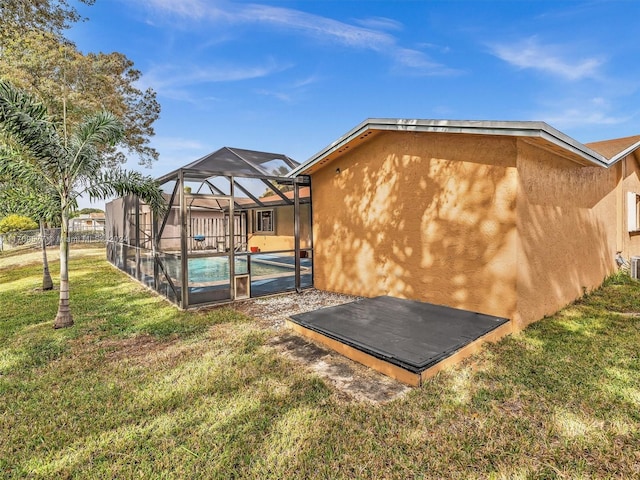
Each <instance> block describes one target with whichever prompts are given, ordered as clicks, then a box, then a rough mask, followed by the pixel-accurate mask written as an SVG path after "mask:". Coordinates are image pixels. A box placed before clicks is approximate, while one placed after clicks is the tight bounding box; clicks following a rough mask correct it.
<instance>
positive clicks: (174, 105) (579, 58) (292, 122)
mask: <svg viewBox="0 0 640 480" xmlns="http://www.w3.org/2000/svg"><path fill="white" fill-rule="evenodd" d="M81 11H82V12H83V13H84V14H85V15H86V16H88V17H89V21H87V22H85V23H82V24H80V25H78V26H75V27H74V28H73V29H72V30H71V31H70V37H71V38H72V39H73V40H74V41H76V43H77V45H78V47H79V48H80V49H81V50H83V51H85V52H88V51H94V52H96V51H104V52H110V51H119V52H122V53H124V54H126V55H127V56H128V57H129V58H130V59H131V60H133V61H134V63H135V66H136V67H137V68H138V69H139V70H141V71H142V73H143V77H142V81H141V82H142V83H141V86H143V87H151V88H153V89H154V90H155V91H156V92H157V93H158V100H159V102H160V104H161V106H162V114H161V118H160V119H159V120H158V121H157V122H156V125H155V128H156V136H155V137H154V139H153V141H152V143H153V146H155V147H156V148H157V150H158V151H159V152H160V160H159V161H158V162H157V163H156V164H155V165H154V167H153V169H152V170H146V171H145V169H143V171H145V173H147V174H151V175H153V176H159V175H161V174H163V173H166V172H168V171H170V170H173V169H175V168H177V167H179V166H181V165H184V164H186V163H188V162H190V161H192V160H194V159H196V158H199V157H200V156H202V155H204V154H206V153H209V152H211V151H214V150H217V149H218V148H220V147H222V146H230V147H239V148H248V149H254V150H264V151H271V152H277V153H284V154H286V155H289V156H290V157H292V158H294V159H295V160H298V161H304V160H306V159H307V158H309V157H310V156H311V155H313V154H314V153H316V152H317V151H319V150H320V149H322V148H323V147H324V146H326V145H327V144H329V143H331V142H333V141H334V140H336V139H337V138H338V137H340V136H341V135H343V134H344V133H346V132H347V131H348V130H349V129H351V128H352V127H354V126H355V125H357V124H358V123H360V122H362V121H363V120H364V119H366V118H368V117H394V118H396V117H397V118H425V119H456V120H542V121H545V122H547V123H549V124H550V125H552V126H553V127H555V128H558V129H559V130H561V131H563V132H564V133H566V134H568V135H570V136H572V137H573V138H575V139H576V140H578V141H581V142H589V141H595V140H602V139H607V138H616V137H623V136H628V135H636V134H640V125H639V124H638V120H639V118H640V103H639V100H640V91H639V87H640V75H639V72H638V69H639V68H638V59H640V41H638V39H639V38H640V23H639V22H638V18H639V17H640V15H639V14H640V2H636V1H634V0H628V1H545V0H537V1H517V0H514V1H489V0H484V1H483V0H475V1H462V0H460V1H455V0H452V1H435V0H434V1H426V0H424V1H418V0H416V1H407V0H405V1H403V0H396V1H355V0H342V1H339V0H335V1H332V0H327V1H322V0H319V1H311V0H307V1H264V2H261V3H255V2H244V1H216V0H98V1H97V2H96V5H95V6H92V7H82V8H81ZM130 166H131V167H134V168H138V167H137V165H136V164H135V162H133V163H132V164H131V165H130Z"/></svg>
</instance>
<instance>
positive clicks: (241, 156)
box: [158, 147, 299, 183]
mask: <svg viewBox="0 0 640 480" xmlns="http://www.w3.org/2000/svg"><path fill="white" fill-rule="evenodd" d="M274 160H281V161H282V162H283V163H284V165H285V166H286V167H287V169H291V168H294V167H296V166H298V165H299V164H298V162H296V161H294V160H293V159H291V158H289V157H287V156H286V155H283V154H281V153H268V152H258V151H255V150H246V149H243V148H230V147H222V148H221V149H219V150H216V151H215V152H212V153H210V154H208V155H205V156H204V157H202V158H199V159H198V160H195V161H193V162H191V163H189V164H187V165H185V166H184V167H182V168H179V169H177V170H174V171H172V172H170V173H167V174H166V175H163V176H162V177H160V178H159V179H158V181H159V182H160V183H164V182H166V181H168V180H171V179H173V178H175V177H176V175H177V174H178V172H179V171H180V170H189V171H190V172H192V173H195V174H196V175H197V172H201V173H202V177H203V178H207V177H209V176H211V174H216V173H217V174H229V175H233V174H235V175H240V176H241V175H259V176H275V177H278V176H284V173H283V172H274V171H270V170H269V169H270V168H272V167H273V165H272V166H270V167H269V166H267V165H266V164H268V163H270V162H273V161H274Z"/></svg>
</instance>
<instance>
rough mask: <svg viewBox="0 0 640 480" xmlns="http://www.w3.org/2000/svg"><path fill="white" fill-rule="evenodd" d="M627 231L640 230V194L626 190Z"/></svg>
mask: <svg viewBox="0 0 640 480" xmlns="http://www.w3.org/2000/svg"><path fill="white" fill-rule="evenodd" d="M627 231H628V232H638V231H640V195H639V194H637V193H635V192H627Z"/></svg>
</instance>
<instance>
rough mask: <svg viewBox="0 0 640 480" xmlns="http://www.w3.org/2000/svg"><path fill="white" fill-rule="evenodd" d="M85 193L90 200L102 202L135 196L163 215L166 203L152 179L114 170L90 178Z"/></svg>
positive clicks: (156, 183) (139, 174)
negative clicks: (90, 180) (113, 197)
mask: <svg viewBox="0 0 640 480" xmlns="http://www.w3.org/2000/svg"><path fill="white" fill-rule="evenodd" d="M85 192H86V193H88V194H89V197H90V198H91V199H92V200H94V199H95V200H104V199H105V198H108V197H111V196H119V197H122V196H124V195H135V196H137V197H139V198H140V199H141V200H142V201H144V202H145V203H146V204H147V205H149V206H150V207H151V209H152V210H153V211H154V212H156V213H159V214H160V213H164V212H165V211H166V210H167V203H166V201H165V198H164V196H163V194H162V190H160V187H159V185H158V182H156V181H155V180H154V179H153V178H151V177H149V176H146V175H142V174H141V173H139V172H132V171H128V170H122V169H115V170H109V171H103V172H100V174H99V175H96V176H95V177H94V178H92V182H91V184H89V185H88V186H87V187H86V189H85Z"/></svg>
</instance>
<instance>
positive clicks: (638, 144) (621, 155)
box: [609, 141, 640, 165]
mask: <svg viewBox="0 0 640 480" xmlns="http://www.w3.org/2000/svg"><path fill="white" fill-rule="evenodd" d="M638 148H640V141H639V142H636V143H634V144H633V145H631V146H630V147H627V148H625V149H624V150H623V151H621V152H620V153H618V154H616V155H614V156H613V157H611V159H610V160H609V163H610V164H611V165H613V164H614V163H617V162H619V161H620V160H622V159H623V158H624V157H626V156H627V155H629V154H631V153H633V152H634V151H635V150H637V149H638Z"/></svg>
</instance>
